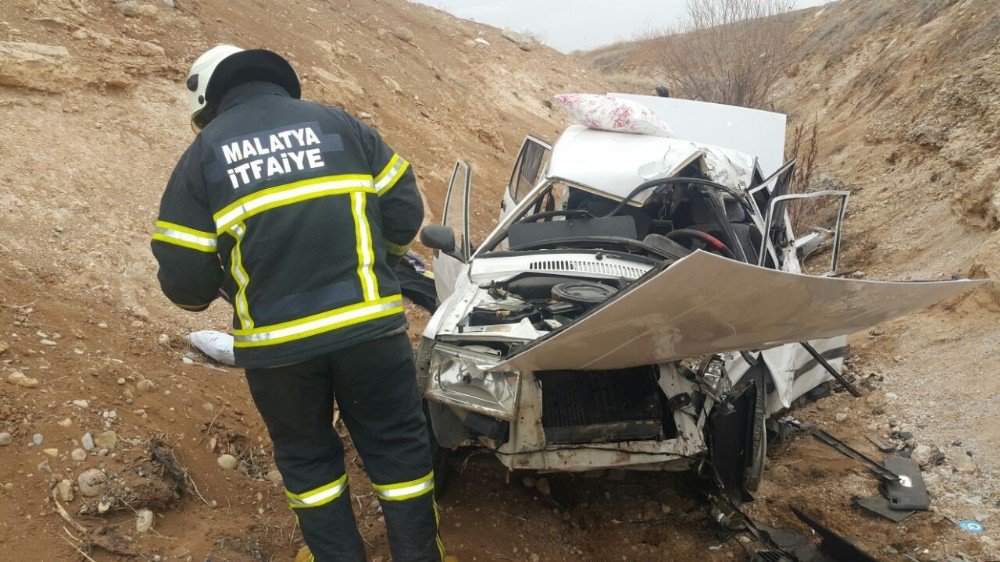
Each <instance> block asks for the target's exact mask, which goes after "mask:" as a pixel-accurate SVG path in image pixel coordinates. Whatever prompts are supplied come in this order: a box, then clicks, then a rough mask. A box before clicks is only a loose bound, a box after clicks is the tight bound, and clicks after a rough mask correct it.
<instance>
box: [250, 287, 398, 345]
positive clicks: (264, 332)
mask: <svg viewBox="0 0 1000 562" xmlns="http://www.w3.org/2000/svg"><path fill="white" fill-rule="evenodd" d="M402 305H403V298H402V297H401V296H399V295H395V296H392V297H387V298H385V299H382V300H380V301H376V302H374V303H371V304H367V305H365V306H356V305H355V306H352V307H348V308H347V309H346V310H344V311H343V312H339V313H338V312H334V313H332V314H328V315H320V317H318V318H316V319H314V320H309V319H303V320H298V321H294V322H292V323H291V324H290V325H288V326H285V327H283V328H278V329H273V330H268V328H267V327H266V326H264V327H261V328H258V329H257V330H254V331H252V332H251V333H241V330H236V331H235V335H234V336H233V339H234V340H235V342H236V343H237V344H239V343H256V342H265V341H269V340H278V339H282V338H288V339H295V336H302V337H305V336H307V335H311V333H321V332H324V331H327V330H329V329H333V328H337V327H340V326H339V325H349V324H353V323H356V322H357V321H363V320H364V319H365V318H367V317H370V316H375V315H378V314H380V313H383V312H387V311H390V310H392V309H394V308H398V307H401V306H402ZM258 330H260V331H258Z"/></svg>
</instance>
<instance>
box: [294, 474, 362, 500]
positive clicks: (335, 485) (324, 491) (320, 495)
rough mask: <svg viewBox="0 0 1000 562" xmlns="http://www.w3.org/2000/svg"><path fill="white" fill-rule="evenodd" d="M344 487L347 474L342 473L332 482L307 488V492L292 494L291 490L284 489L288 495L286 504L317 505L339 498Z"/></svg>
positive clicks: (345, 487) (345, 486)
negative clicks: (311, 488) (314, 487)
mask: <svg viewBox="0 0 1000 562" xmlns="http://www.w3.org/2000/svg"><path fill="white" fill-rule="evenodd" d="M346 489H347V474H344V475H343V476H341V477H340V478H338V479H336V480H334V481H333V482H330V483H329V484H326V485H324V486H320V487H319V488H316V489H315V490H309V491H308V492H303V493H301V494H293V493H292V492H290V491H288V490H285V495H286V496H288V504H289V505H291V506H292V507H293V508H295V509H298V508H303V507H319V506H321V505H326V504H328V503H330V502H332V501H333V500H335V499H337V498H339V497H340V496H341V494H343V493H344V490H346Z"/></svg>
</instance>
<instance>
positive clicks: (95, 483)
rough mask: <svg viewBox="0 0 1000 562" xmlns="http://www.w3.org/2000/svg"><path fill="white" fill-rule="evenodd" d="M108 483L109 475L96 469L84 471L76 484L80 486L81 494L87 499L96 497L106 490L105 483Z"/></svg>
mask: <svg viewBox="0 0 1000 562" xmlns="http://www.w3.org/2000/svg"><path fill="white" fill-rule="evenodd" d="M107 481H108V477H107V475H106V474H104V473H103V472H101V471H100V470H97V469H96V468H91V469H88V470H85V471H83V473H82V474H80V476H79V477H78V478H77V479H76V483H77V484H78V485H79V486H80V493H81V494H83V495H85V496H87V497H94V496H96V495H98V494H100V493H101V490H102V489H103V488H104V483H105V482H107Z"/></svg>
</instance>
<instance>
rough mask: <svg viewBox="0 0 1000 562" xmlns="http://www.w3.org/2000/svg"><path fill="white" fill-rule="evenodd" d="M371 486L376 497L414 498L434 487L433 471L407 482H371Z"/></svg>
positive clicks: (390, 498) (394, 499)
mask: <svg viewBox="0 0 1000 562" xmlns="http://www.w3.org/2000/svg"><path fill="white" fill-rule="evenodd" d="M372 487H373V488H375V493H376V494H378V497H379V498H380V499H383V500H387V501H397V502H398V501H403V500H408V499H412V498H416V497H419V496H422V495H424V494H426V493H427V492H430V491H431V490H433V489H434V471H433V470H432V471H430V472H428V473H427V475H426V476H423V477H421V478H417V479H416V480H410V481H409V482H400V483H398V484H381V485H380V484H375V483H372Z"/></svg>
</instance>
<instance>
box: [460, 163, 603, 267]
mask: <svg viewBox="0 0 1000 562" xmlns="http://www.w3.org/2000/svg"><path fill="white" fill-rule="evenodd" d="M557 183H562V184H565V185H566V186H567V187H573V188H576V189H582V190H584V191H588V192H590V193H595V194H600V195H602V196H605V197H606V195H604V194H603V193H602V192H601V191H600V190H599V189H595V188H593V187H591V186H589V185H583V184H581V183H578V182H575V181H572V180H568V179H565V178H560V177H556V176H546V177H544V178H542V179H541V180H540V181H539V182H538V183H537V184H536V185H535V187H534V188H532V190H531V191H530V192H528V194H527V195H526V196H525V197H524V199H522V200H521V202H520V203H518V204H517V205H516V206H515V207H514V210H513V211H511V213H510V214H508V215H507V217H506V218H504V220H502V221H500V223H499V224H497V226H496V228H494V229H493V232H491V233H490V234H489V236H487V237H486V240H484V241H483V243H482V244H480V245H479V247H478V248H476V251H475V252H474V253H473V254H472V257H471V258H470V259H469V263H472V262H473V261H475V260H476V259H477V258H480V257H488V254H490V253H492V252H493V251H494V250H496V247H497V246H498V245H499V244H500V243H501V242H503V241H504V240H505V239H506V238H507V230H508V229H510V227H511V226H512V225H513V224H514V223H516V222H517V221H519V220H521V219H523V218H524V217H526V216H528V211H529V210H530V209H531V208H532V207H534V206H535V204H536V203H538V202H539V201H540V200H541V198H542V197H543V196H544V194H545V193H546V191H547V190H548V189H549V188H551V187H552V186H553V185H555V184H557ZM504 251H507V250H504ZM529 251H533V250H529Z"/></svg>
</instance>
